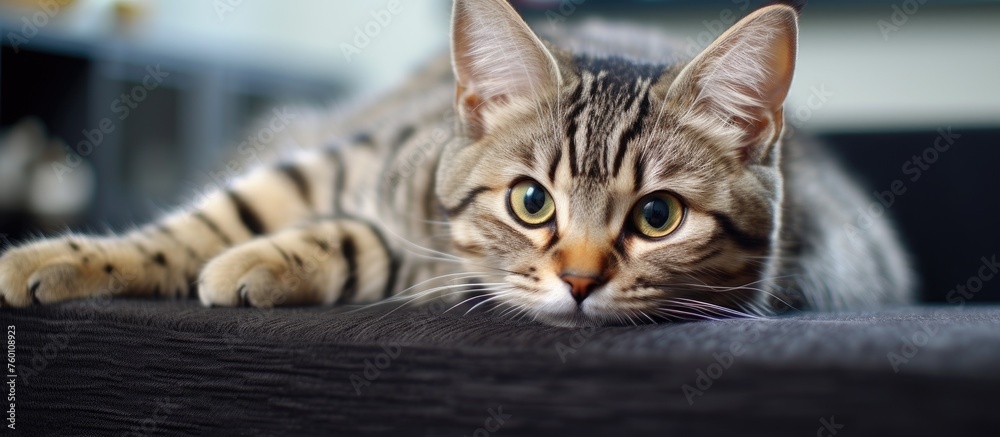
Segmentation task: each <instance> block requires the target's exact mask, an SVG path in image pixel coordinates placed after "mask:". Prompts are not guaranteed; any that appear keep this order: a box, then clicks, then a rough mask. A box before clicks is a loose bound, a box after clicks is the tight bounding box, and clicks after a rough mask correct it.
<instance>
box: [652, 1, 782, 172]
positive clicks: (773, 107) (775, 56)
mask: <svg viewBox="0 0 1000 437" xmlns="http://www.w3.org/2000/svg"><path fill="white" fill-rule="evenodd" d="M797 46H798V11H797V10H796V9H795V8H793V7H790V6H787V5H773V6H767V7H764V8H761V9H759V10H757V11H755V12H753V13H752V14H750V15H748V16H747V17H746V18H744V19H742V20H740V21H739V22H738V23H736V24H735V25H733V27H732V28H730V29H729V30H728V31H726V33H724V34H722V36H720V37H719V38H718V39H717V40H716V41H715V42H714V43H712V45H711V46H709V47H708V48H706V49H705V50H704V51H703V52H702V53H701V54H700V55H698V56H697V57H696V58H695V59H694V60H693V61H691V62H690V63H689V64H688V65H687V66H686V67H685V68H684V69H683V70H682V71H681V73H680V74H679V75H678V77H677V79H675V80H674V81H673V83H672V84H671V86H670V88H669V91H667V100H668V102H670V103H672V104H675V105H680V106H682V107H687V108H688V112H687V114H686V115H685V116H684V117H686V119H685V120H682V122H694V123H698V124H700V125H703V126H704V127H706V128H708V129H712V130H714V131H716V132H718V133H719V135H720V136H721V137H722V138H725V139H726V140H727V141H728V142H730V143H731V144H730V147H731V148H732V150H733V151H734V152H735V153H737V154H738V156H739V158H740V159H742V161H743V162H744V163H758V164H759V163H766V162H767V158H768V157H770V156H772V155H771V153H770V151H771V149H772V148H773V147H772V146H773V144H774V143H775V142H776V141H777V139H778V137H779V135H780V133H781V129H782V124H783V117H782V105H783V104H784V101H785V97H786V96H787V94H788V88H789V86H790V85H791V82H792V74H793V71H794V70H795V55H796V50H797Z"/></svg>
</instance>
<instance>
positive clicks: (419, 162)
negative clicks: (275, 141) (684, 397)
mask: <svg viewBox="0 0 1000 437" xmlns="http://www.w3.org/2000/svg"><path fill="white" fill-rule="evenodd" d="M796 21H797V12H796V11H795V10H794V9H792V8H790V7H787V6H781V5H775V6H769V7H766V8H763V9H761V10H759V11H757V12H755V13H753V14H751V15H750V16H748V17H747V18H745V19H744V20H741V21H740V22H739V23H737V24H736V25H734V27H733V28H732V29H731V30H730V31H728V32H727V33H726V34H724V35H722V36H721V37H720V38H719V40H718V41H716V43H715V44H713V45H712V46H710V47H709V48H707V49H706V50H705V52H704V53H702V54H701V55H700V56H698V57H696V58H695V59H694V60H691V61H688V62H682V61H679V60H678V58H677V56H676V54H677V53H678V52H677V51H676V50H670V49H669V48H670V47H671V45H670V44H669V40H667V39H659V38H654V37H650V36H649V35H648V34H640V33H637V32H636V31H633V30H629V29H621V28H615V27H609V26H605V25H597V26H596V27H595V25H585V26H581V27H577V28H568V29H560V30H557V31H556V32H555V33H553V34H550V35H548V36H547V37H546V39H545V41H546V42H543V40H542V39H540V38H539V37H537V36H536V35H535V34H534V33H533V32H532V31H531V30H530V29H529V28H528V26H527V25H526V24H524V22H523V21H522V20H521V19H520V18H519V17H518V16H517V15H516V13H515V12H514V11H513V9H511V8H510V6H509V5H507V4H506V2H504V1H502V0H456V3H455V11H454V22H453V43H454V44H453V56H452V66H453V69H454V72H455V76H454V77H455V79H452V76H451V75H450V74H449V71H448V70H449V68H447V63H446V62H445V61H444V60H438V61H436V62H433V63H432V64H431V65H430V66H429V68H427V69H426V70H425V71H423V72H422V73H420V74H418V75H416V76H415V77H414V78H413V80H412V83H411V84H409V85H408V86H406V87H404V88H403V89H401V90H399V91H398V92H397V93H395V94H393V95H390V96H388V97H386V98H384V99H383V101H381V102H379V103H376V104H374V105H371V106H369V107H367V108H362V109H360V110H358V111H356V112H355V113H353V114H349V115H346V116H343V117H341V118H339V119H338V120H332V121H331V120H324V119H322V118H319V117H313V118H311V119H310V121H307V122H303V123H300V125H297V126H295V127H293V128H292V129H289V133H288V137H287V138H283V139H279V141H287V142H297V143H300V144H302V143H318V144H316V145H317V146H323V147H317V148H316V149H315V150H314V151H313V152H307V153H303V154H301V155H299V156H297V157H295V158H293V159H290V160H287V161H283V162H280V163H278V164H276V165H273V166H271V167H266V168H261V169H258V170H256V171H254V172H251V173H249V174H247V175H246V176H244V177H243V178H241V179H239V180H237V181H236V182H234V183H233V184H232V185H231V186H230V187H228V188H227V189H226V190H223V191H220V192H217V193H214V194H212V195H210V196H207V197H206V198H205V199H203V200H202V201H201V202H200V203H199V204H196V205H190V206H188V207H187V208H185V209H183V210H181V211H178V212H175V213H173V214H170V215H168V216H166V217H164V218H163V219H161V220H159V221H157V222H156V223H153V224H150V225H147V226H144V227H141V228H139V229H136V230H134V231H131V232H128V233H126V234H123V235H116V236H109V237H92V236H84V235H75V234H74V235H68V236H64V237H58V238H52V239H44V240H41V241H37V242H33V243H30V244H27V245H24V246H21V247H18V248H15V249H13V250H10V251H9V252H8V253H6V254H5V255H4V256H3V257H2V258H0V292H2V297H3V299H4V301H5V302H6V304H9V305H14V306H25V305H29V304H31V303H33V302H35V303H49V302H56V301H60V300H64V299H68V298H75V297H86V296H95V295H102V294H109V293H110V294H113V295H133V296H171V297H183V296H192V295H197V296H198V298H199V299H200V300H201V301H202V302H203V303H204V304H206V305H225V306H237V305H245V306H259V307H269V306H273V305H292V304H350V303H368V302H376V301H379V300H382V299H384V298H386V297H389V296H392V295H395V294H398V293H400V292H402V291H403V290H406V289H409V288H410V287H411V286H413V285H415V284H422V285H421V287H422V289H430V290H436V291H438V292H439V294H447V293H448V292H449V291H452V290H458V291H461V290H462V288H461V287H459V286H454V285H449V284H452V282H451V281H450V279H449V278H458V279H465V280H471V281H474V282H475V283H479V284H481V285H480V288H479V289H480V290H482V291H486V293H485V294H483V295H482V296H481V297H479V298H473V299H474V300H473V302H487V301H490V302H492V303H495V304H498V307H499V308H502V309H505V312H506V313H512V314H525V315H528V316H531V317H533V318H536V319H538V320H541V321H545V322H547V323H552V324H560V325H586V324H602V323H619V322H639V321H656V320H661V319H674V318H688V317H726V316H733V315H747V314H760V313H768V312H773V311H774V310H775V309H779V308H781V307H782V306H794V307H813V308H818V309H837V308H857V307H866V306H872V305H876V304H879V303H884V302H901V301H905V300H907V299H909V296H910V295H909V292H910V291H911V290H910V289H911V288H912V285H913V280H912V277H911V273H910V271H909V268H908V264H907V260H906V257H905V255H904V252H903V251H902V249H901V247H900V245H899V243H898V241H897V239H896V237H895V236H894V234H893V231H892V228H891V226H890V225H889V224H887V223H885V222H877V223H874V224H873V226H871V227H869V228H868V229H866V230H864V231H863V232H864V234H863V236H862V238H861V239H860V241H859V240H857V239H851V238H848V235H847V234H846V233H845V232H843V231H842V229H843V225H844V224H845V223H847V222H848V221H849V220H850V217H851V215H850V212H851V211H852V210H855V209H856V208H857V207H858V206H859V205H862V204H863V202H864V198H863V196H862V195H861V194H860V193H859V191H858V189H857V188H856V187H855V186H854V185H853V183H852V182H851V181H850V180H849V179H848V178H846V177H845V176H844V175H843V173H842V172H841V171H840V170H839V169H837V167H836V166H834V165H832V164H830V163H829V160H827V159H826V158H825V156H824V155H823V154H822V153H823V152H822V151H821V150H820V149H818V148H816V147H814V146H812V145H810V144H809V143H808V142H805V141H794V140H792V139H791V138H790V135H788V134H784V133H785V130H786V129H785V128H784V126H783V123H782V112H781V105H782V102H783V100H784V97H785V93H786V92H787V88H788V85H789V83H790V81H791V72H792V68H793V65H794V57H795V40H796V38H797V35H796ZM482 22H489V23H490V25H489V26H483V25H478V24H477V23H482ZM608 41H621V42H622V44H620V45H615V44H612V43H609V42H608ZM456 82H457V85H458V86H457V89H458V91H457V94H456V93H455V89H456V86H455V83H456ZM523 180H533V181H535V182H536V183H538V184H539V185H540V186H542V187H544V188H545V190H546V191H547V192H548V193H549V194H550V195H551V198H552V199H553V201H554V203H555V205H556V206H555V213H554V218H553V219H551V220H549V221H548V222H546V223H544V224H542V225H539V226H526V225H525V224H523V223H522V222H520V221H519V220H517V219H516V217H515V216H514V215H513V213H512V211H511V210H510V207H509V206H508V196H509V190H510V189H511V187H512V186H513V185H514V184H516V183H517V182H519V181H523ZM656 192H669V193H672V194H673V195H675V196H677V197H678V198H679V199H681V200H682V201H683V203H684V205H685V206H686V210H685V213H684V217H683V221H682V222H681V225H680V226H679V227H678V228H677V230H676V231H675V232H674V233H672V234H670V235H668V236H666V237H662V238H647V237H644V236H642V235H640V234H637V232H636V231H635V229H633V228H632V227H631V226H630V225H629V223H630V217H631V216H630V211H631V210H632V208H633V207H634V206H635V205H636V202H637V201H638V200H639V199H641V198H643V197H644V196H646V195H648V194H650V193H656ZM581 275H582V276H581ZM570 276H572V277H574V278H577V277H586V278H591V279H593V280H594V281H595V283H596V282H599V285H598V286H597V287H594V288H593V289H591V290H590V291H588V293H589V294H587V295H586V296H585V298H583V299H579V296H577V298H576V299H574V297H573V296H571V293H569V291H570V290H573V289H574V288H573V287H575V286H576V285H574V284H575V283H576V282H574V281H575V279H574V280H572V281H571V280H570V279H567V278H568V277H570ZM475 299H478V300H475Z"/></svg>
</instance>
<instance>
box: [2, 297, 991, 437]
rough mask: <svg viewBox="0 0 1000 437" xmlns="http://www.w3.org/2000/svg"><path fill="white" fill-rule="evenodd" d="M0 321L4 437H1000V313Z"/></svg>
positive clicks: (202, 313) (30, 317) (398, 314)
mask: <svg viewBox="0 0 1000 437" xmlns="http://www.w3.org/2000/svg"><path fill="white" fill-rule="evenodd" d="M0 319H2V320H3V325H9V326H14V327H15V328H14V331H15V348H16V349H15V350H14V352H15V358H16V366H17V367H16V371H15V373H16V374H17V375H18V376H17V378H16V385H15V395H16V431H12V430H10V429H9V428H6V425H7V424H8V423H9V422H8V421H6V420H5V422H4V425H5V430H4V431H5V432H4V433H2V434H3V435H177V434H197V435H312V434H316V435H369V434H374V435H416V436H424V435H428V436H437V435H442V436H444V435H453V436H487V435H497V436H515V435H614V436H631V435H658V436H674V435H764V436H771V435H802V436H812V435H818V436H830V435H838V436H855V435H887V436H902V435H941V436H952V435H997V433H998V432H1000V431H998V428H996V427H995V426H996V425H997V424H998V423H1000V419H998V417H1000V412H998V407H1000V307H970V306H967V307H965V308H958V307H954V306H952V307H911V308H898V309H890V310H885V311H881V312H876V313H843V314H818V313H798V314H791V315H786V316H783V317H779V318H773V319H758V320H720V321H704V322H691V323H676V324H662V325H649V326H638V327H608V328H599V329H566V328H555V327H548V326H544V325H540V324H535V323H531V322H527V321H510V320H504V319H498V318H497V317H495V316H490V315H488V314H478V313H473V314H468V315H465V314H464V313H463V312H462V311H458V310H456V311H451V312H447V313H444V314H438V313H436V312H432V311H430V310H426V309H423V310H421V309H417V310H407V309H403V310H399V311H395V312H392V313H389V310H388V309H387V308H386V309H378V308H376V309H373V310H364V311H357V310H353V311H350V310H344V309H332V308H291V309H276V310H255V309H220V308H215V309H208V308H202V307H200V306H199V305H198V304H197V303H196V302H194V301H181V302H165V301H136V300H114V301H77V302H68V303H64V304H60V305H54V306H44V307H34V308H28V309H23V310H12V309H3V310H0ZM8 330H9V328H8ZM8 343H9V342H8ZM8 352H10V349H9V347H8ZM8 356H9V355H8ZM8 380H9V378H8V379H5V382H6V381H8ZM9 389H10V385H9V384H5V386H4V393H5V397H6V394H8V392H9ZM4 405H5V410H6V409H8V408H9V405H7V404H6V403H5V404H4ZM6 417H7V416H5V419H6ZM501 420H502V424H501V423H500V421H501ZM834 432H835V433H834Z"/></svg>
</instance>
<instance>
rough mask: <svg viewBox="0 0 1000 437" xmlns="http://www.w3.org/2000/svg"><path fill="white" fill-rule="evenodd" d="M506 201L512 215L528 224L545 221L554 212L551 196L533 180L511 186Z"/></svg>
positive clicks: (537, 223)
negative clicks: (508, 197)
mask: <svg viewBox="0 0 1000 437" xmlns="http://www.w3.org/2000/svg"><path fill="white" fill-rule="evenodd" d="M508 201H509V204H510V210H511V211H512V212H513V213H514V216H515V217H517V219H518V220H521V221H522V222H524V223H525V224H528V225H540V224H542V223H545V222H547V221H549V219H551V218H552V215H553V214H555V212H556V203H555V202H553V201H552V196H549V193H548V191H545V188H543V187H542V186H541V184H539V183H538V182H535V181H530V180H529V181H522V182H518V183H517V184H516V185H514V186H513V187H511V189H510V199H508Z"/></svg>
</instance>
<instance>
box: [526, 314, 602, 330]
mask: <svg viewBox="0 0 1000 437" xmlns="http://www.w3.org/2000/svg"><path fill="white" fill-rule="evenodd" d="M535 320H537V321H539V322H542V323H544V324H546V325H551V326H557V327H560V328H583V327H593V326H602V325H604V323H601V320H600V319H599V318H596V317H592V316H590V315H588V314H586V313H584V312H583V311H580V310H575V311H566V312H553V311H545V312H539V313H538V314H537V315H536V317H535Z"/></svg>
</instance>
